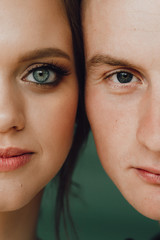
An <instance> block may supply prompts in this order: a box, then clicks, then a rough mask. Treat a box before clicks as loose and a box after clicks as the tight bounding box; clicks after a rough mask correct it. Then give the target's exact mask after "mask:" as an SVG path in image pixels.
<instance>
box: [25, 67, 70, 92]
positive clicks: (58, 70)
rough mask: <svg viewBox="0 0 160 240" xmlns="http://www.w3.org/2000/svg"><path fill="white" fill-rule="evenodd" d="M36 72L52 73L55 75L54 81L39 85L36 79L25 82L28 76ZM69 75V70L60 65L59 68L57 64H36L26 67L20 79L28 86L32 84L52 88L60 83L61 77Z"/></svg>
mask: <svg viewBox="0 0 160 240" xmlns="http://www.w3.org/2000/svg"><path fill="white" fill-rule="evenodd" d="M36 70H47V71H49V72H50V71H51V72H53V73H54V74H55V80H54V81H52V82H46V83H45V82H41V83H40V82H38V81H37V82H36V79H34V80H35V81H30V80H27V77H28V76H29V75H30V74H33V73H34V71H36ZM69 74H70V70H69V69H68V68H67V67H66V66H62V65H61V66H60V65H59V64H53V63H36V64H34V65H31V66H29V67H28V69H27V70H26V72H25V74H24V76H23V77H22V80H23V81H25V82H27V83H29V84H33V85H36V86H39V87H42V88H45V87H54V86H57V85H58V84H59V83H60V82H61V80H62V79H63V77H65V76H68V75H69ZM33 78H34V77H33ZM47 80H48V79H47Z"/></svg>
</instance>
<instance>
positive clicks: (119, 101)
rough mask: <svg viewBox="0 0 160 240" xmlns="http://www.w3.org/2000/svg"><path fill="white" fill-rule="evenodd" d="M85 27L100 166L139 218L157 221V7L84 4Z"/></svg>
mask: <svg viewBox="0 0 160 240" xmlns="http://www.w3.org/2000/svg"><path fill="white" fill-rule="evenodd" d="M82 23H83V29H84V42H85V55H86V69H87V79H86V93H85V97H86V109H87V114H88V118H89V121H90V124H91V128H92V131H93V135H94V139H95V143H96V146H97V151H98V154H99V157H100V160H101V163H102V165H103V167H104V169H105V171H106V172H107V173H108V175H109V176H110V177H111V179H112V180H113V181H114V182H115V184H116V185H117V187H118V188H119V190H120V191H121V192H122V194H123V195H124V197H125V198H126V199H127V200H128V201H129V202H130V203H131V204H132V205H133V206H134V207H135V208H136V209H137V210H138V211H140V212H141V213H142V214H144V215H146V216H148V217H150V218H153V219H157V220H160V2H159V1H158V0H155V1H150V0H142V1H138V0H133V1H130V0H119V1H117V0H94V1H92V0H87V1H85V0H84V2H83V5H82Z"/></svg>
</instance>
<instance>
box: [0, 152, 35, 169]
mask: <svg viewBox="0 0 160 240" xmlns="http://www.w3.org/2000/svg"><path fill="white" fill-rule="evenodd" d="M31 156H32V153H25V154H22V155H18V156H14V157H7V158H1V157H0V172H9V171H13V170H16V169H17V168H20V167H22V166H24V165H25V164H27V163H28V162H29V161H30V160H31Z"/></svg>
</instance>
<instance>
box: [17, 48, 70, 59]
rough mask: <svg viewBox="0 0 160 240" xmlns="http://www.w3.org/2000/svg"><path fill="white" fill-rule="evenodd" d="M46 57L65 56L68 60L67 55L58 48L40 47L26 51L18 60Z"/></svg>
mask: <svg viewBox="0 0 160 240" xmlns="http://www.w3.org/2000/svg"><path fill="white" fill-rule="evenodd" d="M46 57H59V58H65V59H67V60H70V57H69V55H68V54H67V53H66V52H64V51H62V50H61V49H58V48H42V49H35V50H32V51H30V52H27V53H26V54H25V55H24V56H22V57H20V60H19V61H20V62H26V61H30V60H36V59H39V58H46Z"/></svg>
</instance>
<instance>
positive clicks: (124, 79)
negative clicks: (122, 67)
mask: <svg viewBox="0 0 160 240" xmlns="http://www.w3.org/2000/svg"><path fill="white" fill-rule="evenodd" d="M133 78H134V76H133V74H131V73H127V72H120V73H117V80H118V81H119V82H120V83H129V82H131V81H132V80H133Z"/></svg>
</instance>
